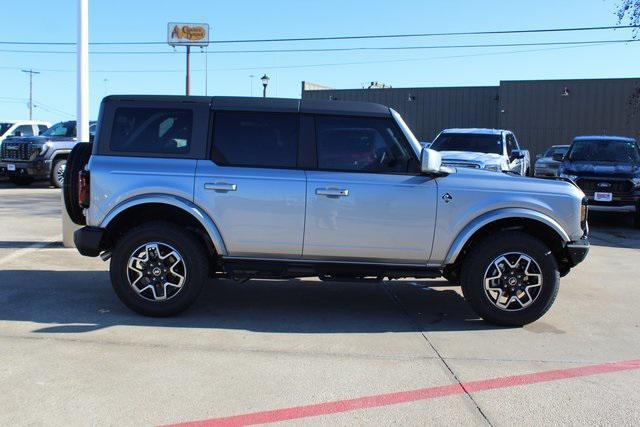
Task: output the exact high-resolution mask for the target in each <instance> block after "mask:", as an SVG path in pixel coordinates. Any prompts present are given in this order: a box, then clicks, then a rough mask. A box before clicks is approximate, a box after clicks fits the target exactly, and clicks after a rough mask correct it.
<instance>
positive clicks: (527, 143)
mask: <svg viewBox="0 0 640 427" xmlns="http://www.w3.org/2000/svg"><path fill="white" fill-rule="evenodd" d="M319 88H320V87H319V86H315V85H313V84H309V83H303V90H302V98H309V99H333V100H338V101H340V100H343V101H368V102H377V103H380V104H384V105H388V106H389V107H391V108H393V109H394V110H396V111H398V112H399V113H400V114H402V116H403V117H404V118H405V121H406V122H407V123H408V124H409V126H410V127H411V128H412V129H413V131H414V133H415V134H416V137H417V138H418V139H419V140H421V141H431V140H433V138H434V137H435V136H436V135H437V134H438V132H439V131H440V130H442V129H445V128H451V127H486V128H504V129H510V130H513V131H514V132H515V134H516V136H517V137H518V140H519V141H520V142H521V144H522V145H523V146H524V147H525V148H527V149H529V150H530V151H531V154H532V156H535V155H536V154H538V153H541V152H543V151H544V150H545V149H546V148H548V147H549V146H551V145H557V144H569V143H570V142H571V140H572V139H573V137H575V136H577V135H588V134H603V133H606V134H610V135H623V136H633V137H638V136H640V107H638V109H637V111H635V108H634V107H632V105H631V104H630V101H631V97H632V95H633V94H634V93H635V92H636V91H637V90H638V88H640V79H597V80H593V79H592V80H539V81H536V80H531V81H503V82H500V86H494V87H492V86H489V87H451V88H385V89H346V90H336V89H321V90H318V89H319ZM308 89H314V90H308ZM565 89H566V90H565ZM634 112H635V114H634Z"/></svg>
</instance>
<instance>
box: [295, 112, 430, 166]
mask: <svg viewBox="0 0 640 427" xmlns="http://www.w3.org/2000/svg"><path fill="white" fill-rule="evenodd" d="M309 115H310V116H312V117H313V127H314V132H313V140H312V141H311V144H312V147H313V149H312V151H313V153H314V154H315V163H314V165H313V167H312V168H307V169H306V170H309V171H317V172H337V173H356V174H375V175H406V176H424V174H423V173H422V171H421V170H420V159H419V158H418V157H417V155H416V153H415V151H414V150H413V147H412V146H411V144H410V143H409V141H407V137H406V136H405V135H404V132H402V129H400V126H398V123H396V121H395V120H394V119H393V117H391V116H389V117H373V116H356V115H347V114H319V113H315V114H309ZM317 117H335V118H353V119H371V120H387V121H391V122H392V126H393V127H394V128H395V130H396V131H397V132H398V134H399V135H401V136H402V138H401V140H400V144H402V145H403V147H404V148H405V149H406V150H407V151H408V152H409V157H410V159H409V162H410V164H411V163H413V165H415V167H414V169H415V171H407V172H390V171H385V172H379V171H362V170H352V169H326V168H320V167H319V166H318V157H319V156H318V142H317V139H318V126H317V124H316V118H317Z"/></svg>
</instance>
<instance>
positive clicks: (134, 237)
mask: <svg viewBox="0 0 640 427" xmlns="http://www.w3.org/2000/svg"><path fill="white" fill-rule="evenodd" d="M205 251H206V248H205V247H204V246H203V245H202V244H201V242H200V241H199V240H198V239H197V237H196V236H195V235H193V234H192V233H191V232H189V231H186V230H183V229H181V228H178V227H177V226H175V225H173V224H171V223H166V222H154V223H149V224H146V225H142V226H140V227H137V228H134V229H132V230H130V231H129V232H127V233H126V234H125V235H124V236H123V237H122V238H120V239H119V240H118V242H117V243H116V245H115V247H114V249H113V256H112V258H111V265H110V274H111V284H112V286H113V289H114V290H115V292H116V294H117V295H118V297H119V298H120V300H121V301H122V302H123V303H124V304H125V305H126V306H127V307H129V308H130V309H132V310H134V311H136V312H138V313H140V314H143V315H145V316H171V315H174V314H177V313H180V312H182V311H184V310H186V309H187V308H188V307H189V306H190V305H191V304H192V303H193V302H194V301H195V300H196V298H197V297H198V295H199V294H200V291H201V290H202V287H203V285H204V283H205V281H206V280H207V272H208V259H207V257H206V256H205V254H206V252H205Z"/></svg>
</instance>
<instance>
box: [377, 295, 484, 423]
mask: <svg viewBox="0 0 640 427" xmlns="http://www.w3.org/2000/svg"><path fill="white" fill-rule="evenodd" d="M383 288H384V290H385V292H386V293H387V295H389V298H391V300H392V301H393V302H394V303H395V304H396V305H397V306H398V307H399V308H400V311H402V313H404V315H405V316H407V318H408V319H409V322H411V323H412V324H413V325H414V327H415V328H416V331H417V332H419V333H420V335H422V338H424V340H425V342H426V343H427V345H428V347H429V348H431V349H432V350H433V352H434V353H435V354H436V355H437V356H438V359H440V361H441V362H442V364H443V365H444V366H445V368H446V369H447V371H449V373H450V374H451V376H452V377H453V379H454V380H455V381H456V382H457V383H458V385H459V386H460V388H461V389H462V390H464V393H465V394H466V396H467V397H468V398H469V400H470V401H471V402H472V403H473V405H474V406H475V408H476V410H477V411H478V413H479V414H480V416H482V418H484V420H485V422H486V423H487V424H488V425H490V426H492V427H493V423H492V422H491V421H490V420H489V418H488V417H487V414H485V413H484V411H483V410H482V408H480V405H479V404H478V402H477V401H476V400H475V399H474V398H473V396H472V395H471V393H469V390H467V389H466V388H465V386H464V384H462V381H460V378H458V375H456V373H455V372H454V371H453V369H452V368H451V366H450V365H449V364H448V363H447V361H446V360H445V359H444V357H442V354H440V352H439V351H438V349H437V348H436V346H435V345H434V344H433V342H431V340H430V339H429V337H428V336H427V335H426V334H425V332H424V331H423V330H422V327H421V326H420V323H419V322H418V321H417V320H416V319H415V318H414V317H413V316H412V315H411V313H409V310H408V309H407V307H406V306H405V305H404V304H402V301H400V298H398V296H397V295H396V294H395V293H394V292H393V291H392V290H391V286H390V285H388V284H386V283H384V284H383Z"/></svg>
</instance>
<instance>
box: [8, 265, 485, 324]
mask: <svg viewBox="0 0 640 427" xmlns="http://www.w3.org/2000/svg"><path fill="white" fill-rule="evenodd" d="M444 284H445V282H443V281H430V280H429V281H396V282H383V283H370V282H363V283H347V282H320V281H311V280H288V281H275V280H274V281H268V280H252V281H248V282H245V283H236V282H232V281H228V280H211V281H210V283H208V286H206V287H205V289H204V291H203V293H202V294H201V296H200V298H199V299H198V301H197V302H196V304H194V306H193V307H192V308H191V309H190V310H188V311H187V312H185V313H183V314H181V315H178V316H174V317H169V318H150V317H144V316H141V315H138V314H136V313H133V312H131V311H130V310H128V309H127V308H126V307H125V306H124V305H122V303H120V301H119V300H118V299H117V298H116V296H115V294H114V292H113V290H112V288H111V286H110V283H109V277H108V273H107V272H104V271H50V270H4V271H0V307H2V310H0V321H22V322H34V323H37V324H42V325H43V326H42V327H40V328H37V329H36V330H34V331H33V332H37V333H83V332H91V331H95V330H99V329H104V328H108V327H111V326H116V325H131V326H153V327H171V328H208V329H232V330H247V331H254V332H269V333H301V334H309V333H319V334H326V333H385V332H415V331H457V330H477V329H481V330H486V329H495V328H496V327H495V326H493V325H490V324H488V323H485V322H483V321H481V320H479V319H478V317H477V316H476V315H475V314H474V313H473V312H472V311H471V310H470V308H469V307H468V305H467V304H466V302H465V301H464V299H463V298H462V297H461V296H460V295H459V294H458V293H457V292H456V291H455V290H454V289H453V288H444V289H439V288H438V287H441V286H442V285H444ZM431 285H435V286H436V287H435V288H433V287H431Z"/></svg>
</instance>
